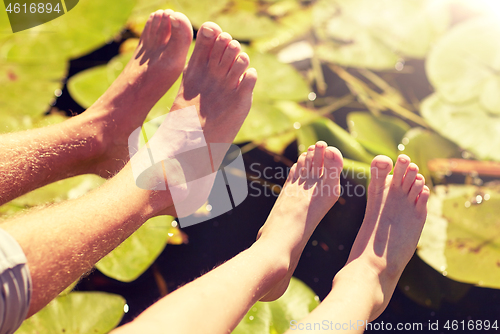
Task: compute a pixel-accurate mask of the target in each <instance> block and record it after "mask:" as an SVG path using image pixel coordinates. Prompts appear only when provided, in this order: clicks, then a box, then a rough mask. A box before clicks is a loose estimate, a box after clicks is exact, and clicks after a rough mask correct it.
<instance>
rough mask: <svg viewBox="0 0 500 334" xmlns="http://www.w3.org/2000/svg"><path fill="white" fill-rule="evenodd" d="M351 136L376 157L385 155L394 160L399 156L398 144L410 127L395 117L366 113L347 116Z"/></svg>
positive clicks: (353, 113)
mask: <svg viewBox="0 0 500 334" xmlns="http://www.w3.org/2000/svg"><path fill="white" fill-rule="evenodd" d="M347 125H348V127H349V131H350V132H351V135H352V136H353V137H354V138H356V140H357V141H358V142H359V143H360V144H361V145H363V147H364V148H366V149H367V150H368V151H369V152H370V153H372V154H374V155H378V154H384V155H387V156H388V157H390V158H391V159H392V160H394V161H395V160H396V158H397V156H398V144H399V143H400V142H401V139H402V138H403V136H404V134H405V133H406V131H408V130H409V129H410V126H409V125H408V124H407V123H405V122H404V121H402V120H400V119H399V118H396V117H393V116H386V115H380V116H375V115H373V114H370V113H366V112H351V113H349V114H348V115H347Z"/></svg>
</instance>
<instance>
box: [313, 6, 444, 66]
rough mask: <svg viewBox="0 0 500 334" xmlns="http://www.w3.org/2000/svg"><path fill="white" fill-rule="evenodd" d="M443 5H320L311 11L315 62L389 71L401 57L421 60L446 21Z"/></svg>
mask: <svg viewBox="0 0 500 334" xmlns="http://www.w3.org/2000/svg"><path fill="white" fill-rule="evenodd" d="M443 4H444V2H442V1H421V0H410V1H397V0H381V1H370V0H339V1H335V2H332V1H328V0H325V1H322V2H321V3H320V4H319V5H318V6H316V7H315V10H314V21H315V22H316V32H317V34H318V36H320V40H321V41H322V43H320V44H319V46H318V48H317V50H316V52H317V55H318V57H319V58H321V59H323V60H325V61H327V62H333V63H338V64H341V65H345V66H353V67H367V68H372V69H391V68H394V66H395V64H396V62H397V61H398V59H399V58H400V57H401V56H408V57H412V58H424V57H425V56H426V54H427V52H428V51H429V50H430V48H431V46H432V44H433V42H434V41H435V40H436V39H437V38H438V37H440V36H441V35H442V34H443V33H444V32H445V31H446V29H447V27H448V25H449V20H450V14H449V12H448V10H446V9H445V8H443Z"/></svg>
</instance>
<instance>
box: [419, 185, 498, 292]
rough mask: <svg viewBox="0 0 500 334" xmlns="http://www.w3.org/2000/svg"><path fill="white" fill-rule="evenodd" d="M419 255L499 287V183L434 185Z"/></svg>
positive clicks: (463, 277)
mask: <svg viewBox="0 0 500 334" xmlns="http://www.w3.org/2000/svg"><path fill="white" fill-rule="evenodd" d="M434 190H435V192H434V193H433V194H432V195H431V197H430V199H429V205H428V211H429V214H428V218H427V222H426V225H425V226H424V231H423V233H422V237H421V239H420V242H419V247H418V255H419V256H420V257H421V258H422V259H423V260H424V261H425V262H427V263H428V264H429V265H430V266H432V267H433V268H434V269H436V270H438V271H439V272H441V273H443V275H446V276H447V277H449V278H451V279H454V280H457V281H459V282H464V283H470V284H475V285H479V286H484V287H489V288H495V289H499V288H500V251H499V249H500V232H499V231H500V218H499V215H498V208H499V206H500V186H499V185H498V184H489V185H485V186H484V187H476V186H469V185H450V186H436V187H435V188H434Z"/></svg>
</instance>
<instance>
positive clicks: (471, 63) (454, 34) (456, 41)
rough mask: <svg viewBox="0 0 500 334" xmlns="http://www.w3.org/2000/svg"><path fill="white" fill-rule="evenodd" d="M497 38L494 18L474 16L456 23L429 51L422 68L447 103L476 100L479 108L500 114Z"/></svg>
mask: <svg viewBox="0 0 500 334" xmlns="http://www.w3.org/2000/svg"><path fill="white" fill-rule="evenodd" d="M499 38H500V24H499V22H498V20H496V19H485V18H480V19H475V20H471V21H466V22H464V23H461V24H460V25H457V26H456V27H455V28H453V29H452V30H451V31H450V32H449V33H448V34H446V35H445V36H444V37H443V38H442V39H441V40H439V42H438V43H437V44H436V46H435V47H434V49H433V50H432V52H431V53H430V54H429V57H428V60H427V63H426V71H427V76H428V77H429V80H430V82H431V83H432V85H433V86H434V88H435V89H436V91H437V92H438V93H439V95H440V96H441V97H442V98H444V99H445V100H446V101H447V102H452V103H464V102H472V101H473V100H479V101H480V105H481V107H483V108H485V109H486V110H488V111H489V112H491V113H494V114H497V115H498V114H500V100H499V99H498V87H499V80H500V60H499V59H500V47H499V46H498V45H497V44H496V43H492V42H491V41H494V40H498V39H499Z"/></svg>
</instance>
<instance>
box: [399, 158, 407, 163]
mask: <svg viewBox="0 0 500 334" xmlns="http://www.w3.org/2000/svg"><path fill="white" fill-rule="evenodd" d="M399 161H401V162H402V163H404V164H405V163H406V162H407V160H406V159H405V158H399Z"/></svg>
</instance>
